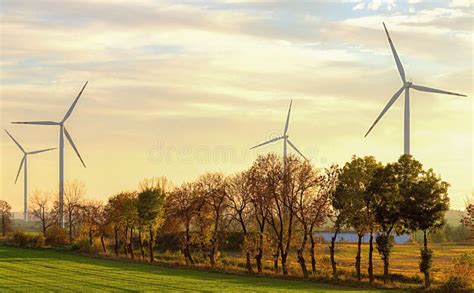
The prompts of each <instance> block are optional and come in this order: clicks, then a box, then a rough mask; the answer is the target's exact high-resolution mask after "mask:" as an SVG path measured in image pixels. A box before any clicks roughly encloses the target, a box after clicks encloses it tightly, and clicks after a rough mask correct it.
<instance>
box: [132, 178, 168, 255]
mask: <svg viewBox="0 0 474 293" xmlns="http://www.w3.org/2000/svg"><path fill="white" fill-rule="evenodd" d="M145 182H146V183H145ZM160 182H162V181H158V180H153V179H151V180H147V181H144V182H142V184H141V187H140V188H141V191H140V192H139V193H138V201H137V211H138V219H139V221H140V226H142V227H145V228H146V229H147V230H148V232H149V239H148V252H149V257H150V262H153V260H154V255H153V246H154V244H155V242H154V234H155V229H156V227H157V226H158V225H159V224H160V223H161V220H162V215H163V205H164V202H165V198H166V194H165V191H164V189H163V185H160Z"/></svg>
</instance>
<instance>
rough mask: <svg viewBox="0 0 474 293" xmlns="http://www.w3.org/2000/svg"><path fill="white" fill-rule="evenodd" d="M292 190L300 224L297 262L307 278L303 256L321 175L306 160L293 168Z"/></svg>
mask: <svg viewBox="0 0 474 293" xmlns="http://www.w3.org/2000/svg"><path fill="white" fill-rule="evenodd" d="M291 175H292V177H293V180H292V181H293V182H294V183H293V185H294V187H293V190H294V193H295V195H296V196H295V199H296V204H295V217H296V218H297V220H298V222H299V224H300V226H301V230H302V231H301V235H302V239H301V244H300V246H299V248H298V249H297V255H298V263H299V264H300V267H301V271H302V273H303V277H304V278H308V277H309V274H308V269H307V268H306V259H305V257H304V254H305V249H306V243H307V242H308V235H309V234H310V226H311V223H312V222H313V220H314V219H313V218H312V211H313V210H314V204H315V203H316V202H318V199H317V197H318V187H319V183H320V182H319V181H320V180H321V177H320V176H319V171H318V170H316V169H315V168H313V167H312V166H311V165H310V164H309V163H308V162H307V161H303V162H298V163H297V166H296V167H295V168H294V169H293V172H292V174H291Z"/></svg>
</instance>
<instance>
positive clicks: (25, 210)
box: [4, 129, 56, 221]
mask: <svg viewBox="0 0 474 293" xmlns="http://www.w3.org/2000/svg"><path fill="white" fill-rule="evenodd" d="M4 130H5V132H6V133H7V134H8V136H9V137H10V138H11V139H12V140H13V142H14V143H15V144H16V145H17V146H18V148H19V149H20V150H21V151H22V152H23V158H22V159H21V162H20V168H19V169H18V173H17V174H16V178H15V184H16V182H17V181H18V176H20V172H21V168H22V167H23V166H25V167H24V169H23V171H24V179H23V195H24V198H23V200H24V203H23V216H24V219H25V221H28V155H34V154H39V153H43V152H47V151H51V150H54V149H56V148H50V149H43V150H38V151H32V152H27V151H25V149H24V148H23V147H22V146H21V145H20V143H19V142H18V141H16V139H15V138H14V137H13V136H12V135H11V134H10V132H8V131H7V130H6V129H4Z"/></svg>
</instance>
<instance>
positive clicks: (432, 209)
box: [402, 169, 449, 288]
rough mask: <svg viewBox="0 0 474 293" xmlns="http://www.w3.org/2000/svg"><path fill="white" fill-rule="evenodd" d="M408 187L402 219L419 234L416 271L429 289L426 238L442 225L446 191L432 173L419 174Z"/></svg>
mask: <svg viewBox="0 0 474 293" xmlns="http://www.w3.org/2000/svg"><path fill="white" fill-rule="evenodd" d="M417 179H418V180H417V181H416V182H414V183H413V184H412V185H411V186H410V190H408V191H406V193H407V194H408V196H407V197H405V201H404V205H403V209H402V212H403V218H404V219H405V221H406V225H407V228H408V229H410V230H411V231H416V230H421V231H423V249H422V250H421V262H420V271H421V272H422V273H424V277H425V287H426V288H429V287H430V268H431V260H432V256H433V253H432V251H431V250H430V249H428V240H427V234H428V233H429V232H431V231H434V230H436V229H439V228H441V227H442V226H443V225H444V224H445V217H444V216H445V213H446V212H447V211H448V210H449V197H448V187H449V184H448V183H446V182H444V181H442V180H441V178H440V177H439V176H437V175H436V174H435V173H434V171H433V170H432V169H429V170H428V171H426V172H422V173H421V174H420V176H419V177H418V178H417Z"/></svg>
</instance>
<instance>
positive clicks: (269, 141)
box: [250, 136, 283, 149]
mask: <svg viewBox="0 0 474 293" xmlns="http://www.w3.org/2000/svg"><path fill="white" fill-rule="evenodd" d="M282 138H283V136H280V137H277V138H273V139H270V140H267V141H266V142H263V143H261V144H258V145H256V146H254V147H251V148H250V149H254V148H258V147H260V146H262V145H266V144H269V143H272V142H274V141H277V140H280V139H282Z"/></svg>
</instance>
